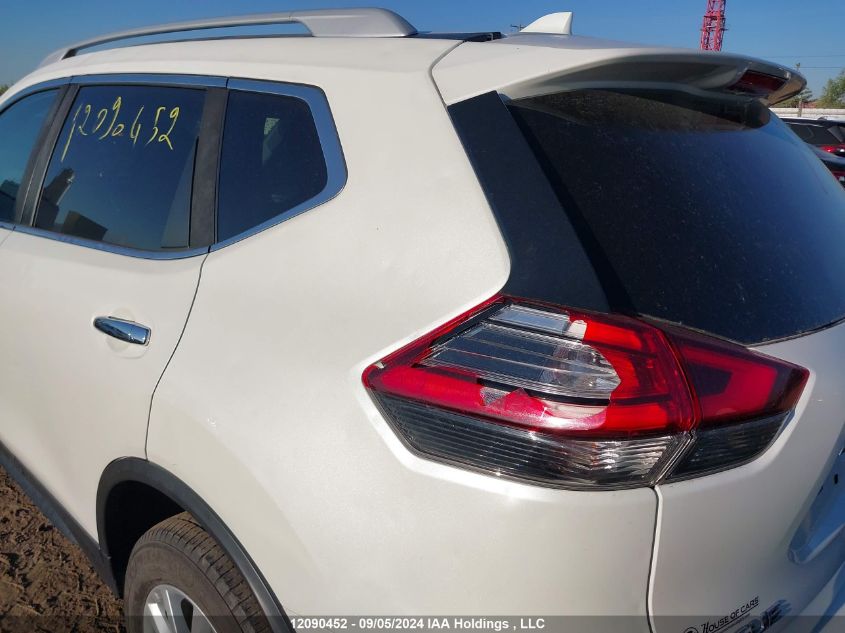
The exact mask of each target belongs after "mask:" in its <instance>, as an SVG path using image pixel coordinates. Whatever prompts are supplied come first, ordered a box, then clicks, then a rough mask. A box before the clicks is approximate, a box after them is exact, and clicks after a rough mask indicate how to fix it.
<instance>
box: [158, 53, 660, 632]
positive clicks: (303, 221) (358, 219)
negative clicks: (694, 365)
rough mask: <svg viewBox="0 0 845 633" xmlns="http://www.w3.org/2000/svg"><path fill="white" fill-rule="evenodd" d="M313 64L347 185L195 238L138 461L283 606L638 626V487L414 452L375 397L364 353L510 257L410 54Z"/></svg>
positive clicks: (461, 300)
mask: <svg viewBox="0 0 845 633" xmlns="http://www.w3.org/2000/svg"><path fill="white" fill-rule="evenodd" d="M267 78H271V77H270V76H268V77H267ZM276 78H277V79H281V80H283V79H285V78H286V75H285V74H284V73H283V72H279V73H278V74H277V75H276ZM310 82H311V83H314V84H316V85H319V86H320V87H321V88H323V89H324V90H325V92H326V95H327V97H328V100H329V103H330V106H331V108H332V111H333V115H334V117H335V120H336V123H337V127H338V131H339V135H340V140H341V144H342V146H343V149H344V153H345V156H346V161H347V167H348V171H349V179H348V183H347V185H346V187H345V189H344V190H343V191H342V192H341V193H340V194H339V195H338V196H337V197H336V198H335V199H334V200H332V201H330V202H328V203H326V204H325V205H323V206H321V207H319V208H316V209H313V210H312V211H309V212H307V213H305V214H303V215H301V216H298V217H296V218H293V219H291V220H289V221H287V222H285V223H283V224H281V225H279V226H277V227H275V228H272V229H269V230H267V231H265V232H263V233H260V234H258V235H256V236H253V237H251V238H249V239H247V240H244V241H242V242H239V243H237V244H234V245H231V246H228V247H226V248H224V249H222V250H219V251H216V252H212V253H211V254H210V255H209V257H208V259H207V261H206V263H205V265H204V268H203V271H202V277H201V281H200V286H199V290H198V294H197V297H196V302H195V305H194V309H193V312H192V315H191V318H190V323H189V325H188V327H187V329H186V332H185V334H184V336H183V339H182V341H181V343H180V346H179V348H178V350H177V352H176V354H175V356H174V358H173V360H172V362H171V364H170V366H169V368H168V370H167V372H166V373H165V375H164V377H163V380H162V382H161V384H160V386H159V388H158V390H157V392H156V395H155V398H154V403H153V407H152V413H151V423H150V434H149V442H148V447H147V449H148V456H149V459H150V460H152V461H153V462H155V463H158V464H160V465H161V466H163V467H164V468H166V469H168V470H170V471H171V472H173V473H174V474H175V475H176V476H178V477H179V478H180V479H182V480H183V481H185V482H186V483H188V484H189V485H190V486H192V487H193V488H194V490H196V492H197V493H198V494H200V495H201V496H202V497H203V498H204V499H205V500H206V501H207V502H208V503H209V504H210V505H211V506H212V508H213V509H214V510H215V511H216V512H217V513H218V514H219V515H220V516H221V517H222V518H223V520H224V521H225V522H226V523H227V524H228V526H229V527H230V528H231V529H232V531H233V532H234V534H235V535H236V536H237V538H238V539H239V540H240V541H241V543H242V544H243V545H244V546H245V548H246V550H247V551H248V552H249V553H250V555H251V556H252V557H253V559H254V560H255V561H256V563H257V565H258V567H259V568H260V569H261V571H262V573H263V574H264V575H265V576H266V577H267V579H268V580H269V582H270V585H271V586H272V587H273V589H274V591H275V592H276V594H277V596H278V598H279V600H280V601H281V603H282V605H283V606H284V607H285V609H286V610H287V611H288V612H289V613H296V614H312V615H321V614H344V613H345V614H367V613H369V614H450V613H451V614H472V613H490V614H494V613H498V614H536V613H548V614H554V613H572V614H593V613H602V614H629V615H637V616H641V617H640V620H639V623H640V625H641V626H643V627H644V626H646V621H645V618H644V616H645V614H646V610H645V608H646V587H647V577H648V573H649V565H650V556H651V546H652V538H653V529H654V520H655V512H656V498H655V495H654V492H653V491H652V490H648V489H644V490H634V491H618V492H609V493H600V494H591V493H583V492H568V491H559V490H550V489H544V488H538V487H532V486H526V485H522V484H517V483H512V482H507V481H502V480H498V479H496V478H494V477H488V476H484V475H480V474H477V473H470V472H465V471H461V470H458V469H455V468H453V467H449V466H445V465H441V464H436V463H433V462H428V461H425V460H421V459H419V458H418V457H415V456H414V455H412V454H411V453H410V452H409V451H408V450H407V449H406V448H405V447H404V446H403V445H402V444H401V442H400V441H399V440H398V439H397V438H396V436H395V435H394V434H393V432H392V431H391V430H390V429H389V427H388V426H387V424H386V422H385V421H384V420H383V418H382V417H381V416H380V414H379V413H378V411H377V410H376V408H375V406H374V405H373V403H372V401H371V400H370V398H369V396H368V395H367V393H366V391H365V390H364V388H363V386H362V383H361V374H362V372H363V370H364V369H365V368H366V367H367V366H368V365H369V364H370V363H372V362H374V361H375V360H377V359H378V358H380V357H382V356H384V355H386V354H387V353H389V352H390V351H392V350H395V349H397V348H398V347H400V346H401V345H403V344H405V343H407V342H409V341H410V340H413V339H414V338H416V337H418V336H419V335H421V334H423V333H425V332H427V331H429V330H431V329H432V328H434V327H435V326H437V325H439V324H441V323H443V322H445V321H446V320H448V319H450V318H451V317H454V316H456V315H457V314H460V313H461V312H463V311H465V310H467V309H468V308H470V307H472V306H474V305H476V304H478V303H480V302H481V301H483V300H484V299H487V298H488V297H490V296H491V295H493V294H494V293H496V292H497V291H498V290H499V289H500V288H501V287H502V285H503V284H504V282H505V281H506V279H507V276H508V273H509V259H508V255H507V251H506V248H505V245H504V243H503V241H502V238H501V235H500V233H499V230H498V228H497V226H496V223H495V220H494V218H493V216H492V214H491V212H490V209H489V207H488V205H487V202H486V200H485V198H484V195H483V193H482V191H481V189H480V188H479V186H478V184H477V181H476V179H475V177H474V174H473V172H472V169H471V167H470V165H469V162H468V160H467V158H466V156H465V154H464V152H463V149H462V147H461V146H460V143H459V141H458V139H457V136H456V134H455V132H454V130H453V128H452V126H451V123H450V120H449V118H448V114H447V112H446V110H445V107H444V106H443V103H442V101H441V99H440V96H439V94H438V92H437V90H436V89H435V87H434V85H433V83H432V81H431V78H430V75H429V73H428V70H427V68H426V69H421V70H419V71H414V72H410V71H403V72H393V73H384V72H381V73H369V72H367V71H347V72H344V73H337V72H329V71H327V70H322V71H321V70H319V69H313V73H312V76H311V80H310Z"/></svg>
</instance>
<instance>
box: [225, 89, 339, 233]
mask: <svg viewBox="0 0 845 633" xmlns="http://www.w3.org/2000/svg"><path fill="white" fill-rule="evenodd" d="M327 182H328V175H327V170H326V161H325V158H324V156H323V148H322V146H321V145H320V138H319V136H318V134H317V127H316V125H315V123H314V118H313V116H312V114H311V109H310V108H309V106H308V104H307V103H306V102H305V101H303V100H302V99H298V98H295V97H286V96H280V95H273V94H264V93H251V92H237V91H236V92H232V93H231V94H230V95H229V104H228V107H227V108H226V125H225V128H224V130H223V150H222V155H221V167H220V183H219V189H218V203H217V239H218V240H225V239H228V238H231V237H235V236H236V235H239V234H241V233H243V232H244V231H247V230H249V229H252V228H254V227H257V226H259V225H261V224H263V223H265V222H267V221H269V220H272V219H273V218H276V217H278V216H280V215H282V214H284V213H286V212H290V211H292V210H293V209H295V208H296V207H297V206H298V205H301V204H303V203H305V202H307V201H309V200H311V199H312V198H314V197H315V196H317V195H318V194H319V193H320V192H322V191H323V189H325V187H326V183H327Z"/></svg>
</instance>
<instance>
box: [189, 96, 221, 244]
mask: <svg viewBox="0 0 845 633" xmlns="http://www.w3.org/2000/svg"><path fill="white" fill-rule="evenodd" d="M228 99H229V92H228V90H226V89H225V88H220V87H211V88H208V90H207V91H206V96H205V105H204V107H203V113H202V121H201V122H200V132H199V139H198V141H197V151H196V158H195V161H196V162H195V165H194V179H193V189H192V192H191V228H190V242H189V243H190V247H191V248H202V247H207V246H210V245H211V244H213V243H214V242H215V241H216V223H217V182H218V175H219V172H220V153H221V147H222V143H223V124H224V121H225V119H226V104H227V103H228Z"/></svg>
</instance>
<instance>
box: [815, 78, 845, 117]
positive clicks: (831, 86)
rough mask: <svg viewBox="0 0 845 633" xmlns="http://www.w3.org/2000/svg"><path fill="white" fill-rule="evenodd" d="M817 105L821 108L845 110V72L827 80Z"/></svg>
mask: <svg viewBox="0 0 845 633" xmlns="http://www.w3.org/2000/svg"><path fill="white" fill-rule="evenodd" d="M816 105H817V106H818V107H820V108H845V70H843V71H842V72H841V73H839V74H838V75H837V76H836V77H834V78H833V79H828V80H827V83H826V84H825V86H824V90H822V96H821V97H819V100H818V101H816Z"/></svg>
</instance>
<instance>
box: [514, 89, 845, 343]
mask: <svg viewBox="0 0 845 633" xmlns="http://www.w3.org/2000/svg"><path fill="white" fill-rule="evenodd" d="M510 110H511V112H512V114H513V116H514V118H515V119H516V121H517V123H518V125H519V126H520V128H521V129H522V131H523V133H524V134H525V137H526V138H527V140H528V141H529V144H530V145H531V147H532V149H533V151H534V153H535V155H536V156H537V157H538V159H539V161H540V163H541V166H542V167H543V170H544V171H545V173H546V175H547V176H548V178H549V181H550V182H551V184H552V186H553V187H554V189H555V192H556V194H557V196H558V198H559V199H560V201H561V203H562V206H563V207H564V209H566V212H567V213H568V214H569V215H570V218H571V220H572V222H573V225H574V226H575V227H576V230H578V231H579V233H580V234H581V236H582V238H583V239H584V242H585V244H588V245H589V249H588V250H589V255H590V257H591V258H592V259H593V262H594V265H595V267H596V269H597V270H598V271H600V274H602V275H604V276H605V278H606V279H609V278H610V277H613V279H612V280H610V281H611V282H612V283H608V287H614V288H619V289H620V290H619V291H618V292H621V293H623V294H624V295H625V296H624V298H623V299H624V300H623V301H621V303H623V304H625V305H629V306H630V307H631V309H632V310H633V311H634V312H636V313H639V314H642V315H648V316H651V317H655V318H659V319H664V320H667V321H671V322H676V323H680V324H683V325H685V326H688V327H692V328H696V329H699V330H703V331H706V332H710V333H713V334H716V335H719V336H722V337H725V338H729V339H733V340H737V341H740V342H743V343H746V344H754V343H760V342H763V341H767V340H772V339H779V338H784V337H788V336H793V335H796V334H799V333H802V332H806V331H809V330H812V329H816V328H819V327H822V326H825V325H828V324H830V323H832V322H835V321H837V320H839V319H841V318H843V316H845V247H843V244H845V191H843V189H842V187H841V185H839V184H838V183H837V182H836V181H835V180H834V179H833V178H831V175H830V172H829V171H828V170H827V169H826V168H825V167H824V165H823V164H822V163H821V162H820V161H819V160H818V159H817V158H816V157H815V155H814V154H813V153H812V151H811V150H810V149H809V148H808V147H806V145H805V144H804V143H802V142H801V141H800V140H799V139H798V138H796V136H795V135H794V134H792V133H791V132H790V131H789V129H788V128H787V127H786V126H785V125H784V124H783V123H782V122H781V121H780V120H779V119H777V117H775V116H774V115H772V114H771V113H770V111H769V110H768V109H767V108H765V107H764V106H763V105H761V104H760V103H758V102H756V101H749V100H742V101H740V100H736V101H723V100H711V99H705V98H698V97H693V96H689V95H686V94H684V93H676V92H636V93H635V92H625V91H604V90H589V91H573V92H566V93H559V94H553V95H547V96H542V97H534V98H530V99H523V100H519V101H515V102H511V105H510ZM561 265H562V266H563V265H565V261H564V255H563V254H562V255H561Z"/></svg>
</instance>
